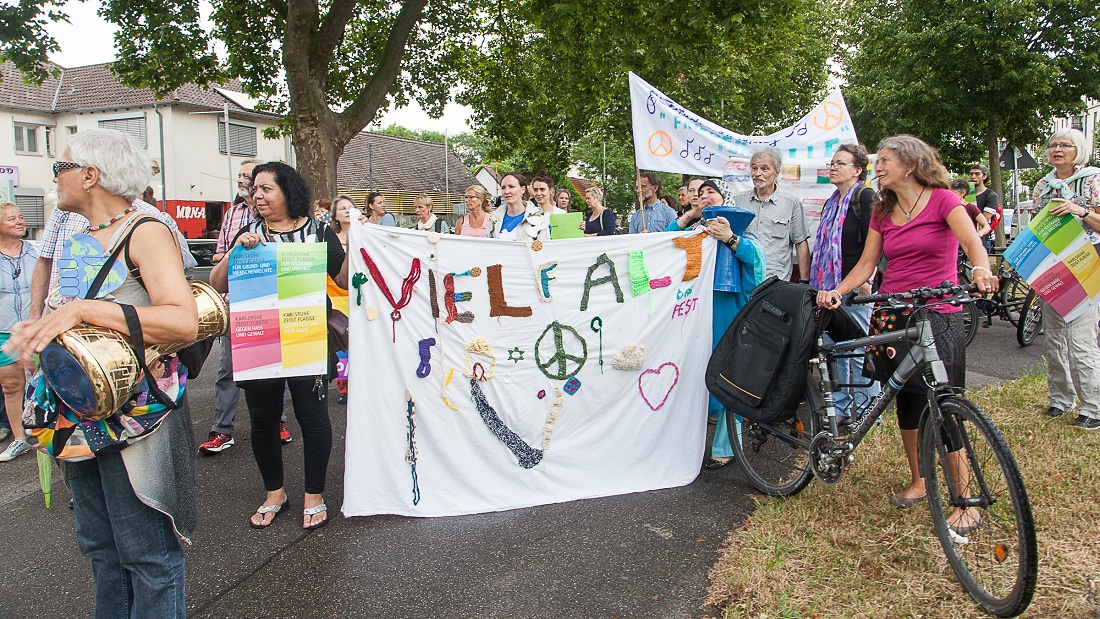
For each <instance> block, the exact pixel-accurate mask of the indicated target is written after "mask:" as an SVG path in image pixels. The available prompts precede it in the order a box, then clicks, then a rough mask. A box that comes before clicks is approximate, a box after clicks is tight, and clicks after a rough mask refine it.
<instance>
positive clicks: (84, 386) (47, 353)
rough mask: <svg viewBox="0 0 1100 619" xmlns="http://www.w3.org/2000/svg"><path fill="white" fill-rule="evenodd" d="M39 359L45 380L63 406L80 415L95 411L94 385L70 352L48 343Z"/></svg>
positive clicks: (96, 401) (96, 400)
mask: <svg viewBox="0 0 1100 619" xmlns="http://www.w3.org/2000/svg"><path fill="white" fill-rule="evenodd" d="M41 360H42V373H43V374H44V375H45V377H46V382H47V383H48V384H49V386H50V389H53V391H54V393H56V394H57V397H59V398H61V401H62V402H64V403H65V406H68V407H69V408H71V409H72V410H73V412H74V413H76V414H77V415H80V416H81V417H87V416H89V415H91V414H92V413H93V412H95V410H96V405H98V404H99V397H98V396H97V395H96V390H95V386H94V385H93V384H92V381H91V380H89V379H88V375H87V374H85V373H84V368H82V367H81V366H80V362H78V361H77V360H76V357H74V356H73V355H72V353H70V352H69V351H67V350H65V349H64V348H62V347H60V346H58V345H57V344H50V345H48V346H46V349H45V350H43V351H42V355H41Z"/></svg>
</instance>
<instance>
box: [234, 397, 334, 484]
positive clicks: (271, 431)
mask: <svg viewBox="0 0 1100 619" xmlns="http://www.w3.org/2000/svg"><path fill="white" fill-rule="evenodd" d="M319 385H320V386H319V387H318V382H317V377H316V376H303V377H299V378H273V379H266V380H250V381H246V382H243V383H240V386H241V389H243V390H244V401H245V403H246V404H248V418H249V419H250V420H251V421H252V455H253V456H255V458H256V464H257V465H258V466H259V468H260V476H261V477H263V480H264V489H266V490H267V491H268V492H271V491H274V490H278V489H279V488H282V487H283V446H282V444H281V442H280V441H279V419H280V417H282V414H283V390H284V386H285V388H289V389H290V398H291V401H292V402H293V404H294V416H295V417H296V418H297V419H298V425H299V426H301V428H302V451H303V453H304V455H305V492H306V494H321V493H322V492H324V491H325V477H326V475H327V473H328V460H329V454H331V453H332V422H331V421H330V420H329V417H328V384H327V382H326V381H325V380H324V379H323V378H322V379H321V382H320V383H319Z"/></svg>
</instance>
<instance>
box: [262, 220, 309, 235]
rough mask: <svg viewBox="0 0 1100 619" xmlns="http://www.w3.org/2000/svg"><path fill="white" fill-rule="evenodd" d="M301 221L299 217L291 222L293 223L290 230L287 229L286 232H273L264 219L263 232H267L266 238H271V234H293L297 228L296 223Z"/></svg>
mask: <svg viewBox="0 0 1100 619" xmlns="http://www.w3.org/2000/svg"><path fill="white" fill-rule="evenodd" d="M301 219H302V218H301V217H298V218H296V219H295V220H294V221H293V223H292V224H291V226H290V228H289V229H287V230H275V229H274V228H272V227H271V226H269V225H268V224H267V220H266V219H265V220H264V230H265V231H266V232H267V235H268V236H271V235H272V234H286V233H287V232H294V231H295V230H297V229H298V228H299V225H298V221H300V220H301Z"/></svg>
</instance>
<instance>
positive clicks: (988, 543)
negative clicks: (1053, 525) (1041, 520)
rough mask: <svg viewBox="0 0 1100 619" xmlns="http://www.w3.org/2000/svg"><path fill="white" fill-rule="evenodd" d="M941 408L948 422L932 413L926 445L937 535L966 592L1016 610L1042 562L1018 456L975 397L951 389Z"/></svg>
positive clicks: (998, 610)
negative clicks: (957, 394)
mask: <svg viewBox="0 0 1100 619" xmlns="http://www.w3.org/2000/svg"><path fill="white" fill-rule="evenodd" d="M940 411H941V412H942V425H937V426H934V425H933V424H935V423H936V422H935V421H934V420H933V418H932V415H928V417H927V418H926V421H925V424H924V426H923V427H922V434H921V451H920V467H921V473H922V474H923V475H924V480H925V483H926V484H927V487H928V505H929V508H930V509H931V512H932V523H933V525H934V527H935V530H936V535H937V536H938V537H939V540H940V545H941V546H943V550H944V553H945V554H946V555H947V561H948V563H950V565H951V569H952V570H954V572H955V575H956V576H957V577H958V579H959V582H960V583H961V584H962V586H963V588H964V589H966V592H967V593H969V594H970V596H971V597H972V598H974V600H975V601H976V602H978V604H979V605H980V606H981V607H982V608H983V609H985V610H986V611H987V612H990V613H992V614H994V615H996V616H998V617H1015V616H1017V615H1019V614H1020V613H1022V612H1023V611H1024V610H1025V609H1026V608H1027V606H1028V604H1030V603H1031V597H1032V595H1033V594H1034V593H1035V581H1036V573H1037V569H1038V563H1037V560H1038V556H1037V555H1038V551H1037V550H1036V542H1035V523H1034V520H1033V518H1032V514H1031V505H1030V504H1029V503H1028V499H1027V491H1026V490H1025V489H1024V482H1023V480H1022V479H1021V477H1020V472H1019V470H1018V469H1017V468H1016V460H1015V459H1014V458H1013V457H1012V452H1011V451H1009V449H1008V445H1007V444H1006V443H1005V440H1004V437H1003V436H1001V433H1000V431H998V430H997V427H996V426H994V425H993V422H992V421H990V419H989V417H987V416H986V414H985V413H984V412H982V410H981V409H979V408H978V407H977V406H975V405H974V404H973V403H971V402H969V401H967V400H965V399H963V398H960V397H955V396H951V397H947V398H945V399H943V400H942V401H941V402H940ZM952 450H954V451H952ZM952 485H954V487H955V488H956V490H957V492H956V496H957V497H959V498H958V499H952V493H951V490H950V487H951V486H952ZM964 504H965V505H964ZM964 507H966V509H965V510H964V509H963V508H964Z"/></svg>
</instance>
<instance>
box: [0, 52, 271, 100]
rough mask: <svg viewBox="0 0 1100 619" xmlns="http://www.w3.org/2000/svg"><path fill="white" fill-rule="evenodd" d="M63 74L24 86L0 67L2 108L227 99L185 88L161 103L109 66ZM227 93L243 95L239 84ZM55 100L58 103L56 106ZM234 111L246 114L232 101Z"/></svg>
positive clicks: (7, 66)
mask: <svg viewBox="0 0 1100 619" xmlns="http://www.w3.org/2000/svg"><path fill="white" fill-rule="evenodd" d="M50 66H51V67H54V68H57V69H59V70H60V71H61V73H60V74H59V75H58V76H57V77H56V78H55V77H51V78H49V79H47V80H46V81H45V82H43V83H42V84H41V85H39V86H35V85H31V84H26V83H24V82H23V78H22V74H21V73H20V72H19V71H18V70H16V68H15V65H13V64H12V63H10V62H5V63H3V64H2V65H0V76H2V77H3V81H2V82H0V105H6V106H11V107H21V108H31V109H35V110H40V111H43V112H63V111H70V110H91V109H105V108H107V109H109V108H121V107H133V106H139V105H151V104H153V103H157V102H167V101H173V102H178V103H183V104H187V105H194V106H197V107H206V108H214V109H218V108H221V107H222V104H223V103H224V102H225V100H226V99H225V98H224V97H222V96H221V95H219V94H218V93H216V92H214V90H213V88H212V87H210V88H201V87H199V86H195V85H194V84H186V85H184V86H181V87H180V88H177V89H176V90H175V91H173V92H172V93H171V94H169V95H168V96H167V97H165V98H163V99H158V98H157V97H156V96H155V95H154V94H153V91H152V90H149V89H148V88H130V87H128V86H123V85H122V83H121V82H119V81H118V78H116V77H115V75H114V74H113V73H111V65H110V64H109V63H104V64H93V65H88V66H84V67H72V68H69V69H65V68H62V67H59V66H57V65H53V64H51V65H50ZM221 87H222V88H224V89H226V90H233V91H240V90H241V83H240V81H239V80H236V79H234V80H229V81H228V82H227V83H226V84H224V85H222V86H221ZM55 97H56V102H55ZM229 106H230V109H231V110H233V111H242V112H247V111H250V110H246V109H245V108H242V107H240V106H238V105H237V104H236V103H233V102H232V101H230V104H229Z"/></svg>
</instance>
